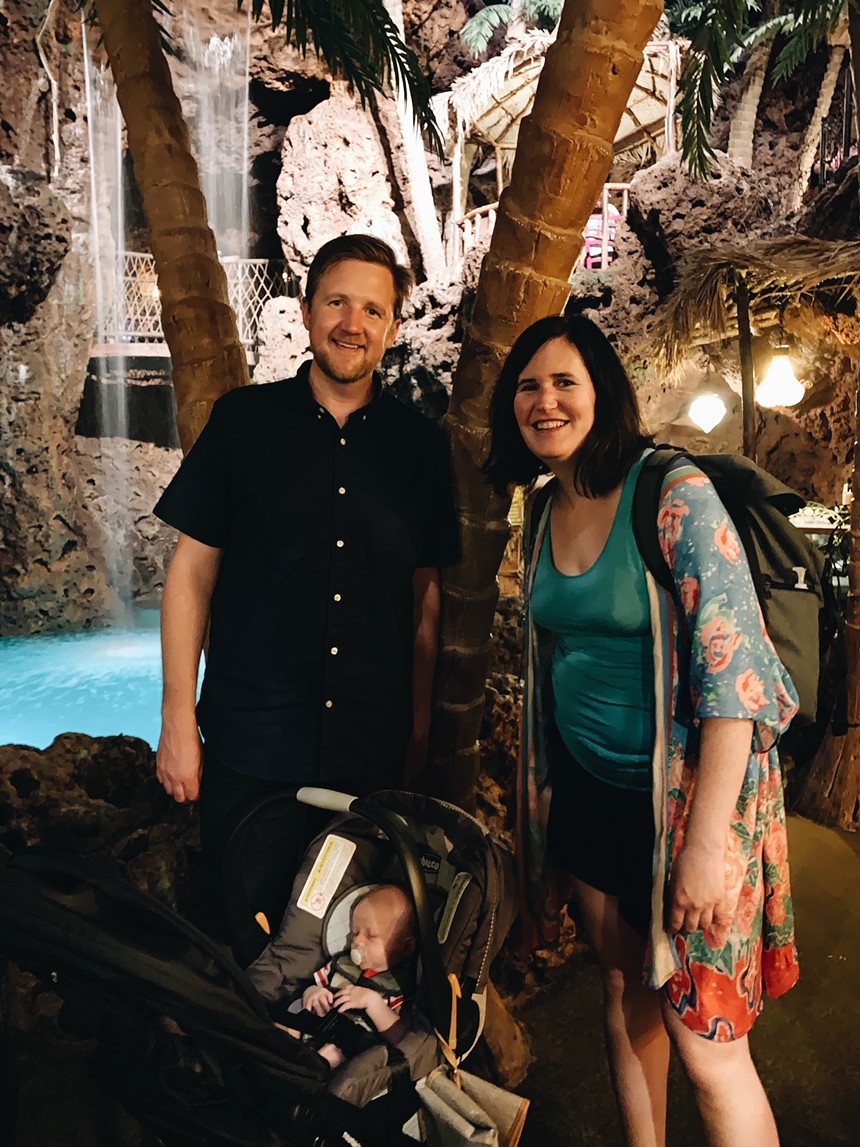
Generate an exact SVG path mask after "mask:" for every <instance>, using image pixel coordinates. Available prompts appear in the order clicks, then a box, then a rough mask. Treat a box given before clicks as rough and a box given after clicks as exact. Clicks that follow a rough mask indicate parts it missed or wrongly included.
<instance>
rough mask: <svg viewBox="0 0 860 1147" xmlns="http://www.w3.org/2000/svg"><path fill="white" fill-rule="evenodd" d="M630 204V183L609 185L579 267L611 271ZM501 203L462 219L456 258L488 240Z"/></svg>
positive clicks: (592, 220)
mask: <svg viewBox="0 0 860 1147" xmlns="http://www.w3.org/2000/svg"><path fill="white" fill-rule="evenodd" d="M629 203H630V184H629V183H605V184H604V185H603V191H602V192H601V196H600V202H599V203H598V204H597V207H596V209H595V210H594V211H593V212H592V214H591V216H590V217H589V220H588V223H587V224H586V225H585V230H584V231H583V235H584V237H585V246H584V247H583V249H582V255H581V256H580V259H579V265H580V266H582V267H587V268H588V269H589V270H599V269H601V268H603V267H608V266H609V264H610V263H611V262H612V260H613V259H614V258H615V230H616V227H617V226H618V223H619V222H620V221H621V220H622V219H626V218H627V209H628V207H629ZM498 207H499V205H498V203H487V204H486V205H485V206H484V207H476V208H475V209H474V211H470V212H469V213H468V214H467V215H464V216H463V218H462V219H458V220H457V223H456V227H455V229H454V234H455V237H456V244H455V246H456V250H455V252H454V257H455V258H462V257H463V255H465V254H466V252H467V251H469V250H471V248H472V247H474V246H476V245H477V244H478V243H479V242H480V241H481V240H482V239H483V238H484V237H485V236H487V235H489V234H491V233H492V230H493V227H494V226H495V223H496V212H497V211H498Z"/></svg>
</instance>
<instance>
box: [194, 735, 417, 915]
mask: <svg viewBox="0 0 860 1147" xmlns="http://www.w3.org/2000/svg"><path fill="white" fill-rule="evenodd" d="M316 783H317V784H318V785H320V786H321V787H324V788H328V789H336V790H337V791H339V792H345V793H351V794H352V795H353V796H367V795H368V794H369V793H372V792H376V791H378V790H379V789H385V788H396V787H398V785H399V783H400V777H399V776H394V775H392V773H390V772H389V773H380V774H378V775H374V776H372V777H365V778H354V777H351V778H349V779H347V780H331V779H328V778H327V779H326V780H324V781H318V782H316ZM300 787H301V786H300V785H297V784H295V783H293V784H290V783H288V782H286V781H272V780H265V779H262V778H260V777H249V776H246V775H245V774H244V773H239V772H237V771H236V770H235V769H231V768H229V767H228V766H227V765H226V764H224V762H223V761H221V760H219V759H218V758H217V757H216V756H215V755H214V754H213V753H212V752H211V750H209V749H206V750H205V753H204V762H203V776H202V778H201V783H200V805H199V814H200V840H201V843H202V845H203V855H204V859H205V864H206V873H207V878H208V883H209V891H210V902H211V903H210V909H209V913H208V915H209V916H210V917H211V926H210V930H211V931H213V932H214V933H215V934H216V935H221V936H224V935H225V934H226V930H225V922H224V906H223V888H224V879H225V865H224V858H225V853H226V850H227V844H228V842H229V840H230V837H231V836H232V834H233V831H234V829H235V828H236V826H237V825H238V824H239V822H240V821H241V820H242V819H243V818H244V817H245V815H246V814H247V813H249V812H250V811H251V809H252V808H254V806H255V805H256V804H258V803H259V802H260V801H261V800H262V799H263V798H264V797H268V796H273V795H275V794H276V793H284V792H289V791H291V790H292V791H295V790H297V789H298V788H300ZM331 818H332V813H331V812H330V811H329V810H327V809H316V808H311V807H308V806H307V805H299V804H296V806H295V808H294V810H293V812H292V814H291V816H290V818H289V820H285V821H282V822H280V823H279V824H278V825H276V826H275V830H276V831H277V832H278V834H279V836H278V838H275V837H274V836H273V835H272V831H271V830H269V831H267V829H266V826H261V829H260V831H259V832H258V833H256V834H255V836H254V839H253V841H252V842H251V847H252V848H253V849H254V850H255V853H256V855H255V856H246V858H245V860H246V863H247V864H248V865H249V867H251V868H253V869H255V870H256V871H258V872H259V873H261V874H265V873H266V872H267V871H271V870H272V869H273V867H274V865H276V864H277V865H278V866H279V868H280V870H281V871H283V867H282V866H283V864H284V857H285V850H284V840H283V835H284V834H285V833H286V834H287V835H288V836H289V838H290V840H289V842H288V843H290V844H291V845H292V849H291V851H292V854H293V855H294V856H295V857H296V858H298V857H300V856H301V855H302V854H303V853H304V851H305V848H306V847H307V845H308V844H309V843H310V841H311V840H312V839H313V838H314V837H315V836H316V835H317V834H318V833H320V832H321V831H322V830H323V828H325V826H326V824H327V823H328V822H329V821H330V820H331ZM288 851H290V850H288ZM281 879H282V877H281V876H280V875H279V873H278V872H272V880H281Z"/></svg>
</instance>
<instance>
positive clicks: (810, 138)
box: [788, 44, 845, 211]
mask: <svg viewBox="0 0 860 1147" xmlns="http://www.w3.org/2000/svg"><path fill="white" fill-rule="evenodd" d="M844 56H845V49H844V48H843V47H842V45H841V44H836V45H834V46H833V47H831V49H830V56H829V58H828V61H827V67H826V69H825V71H824V78H823V79H822V81H821V87H820V88H819V89H818V99H817V100H816V103H815V110H814V111H813V113H812V119H811V120H810V121H809V127H808V128H807V129H806V135H805V136H804V137H803V145H802V147H801V149H800V160H799V162H798V166H797V179H796V180H795V182H794V185H793V187H792V189H791V192H790V193H789V197H788V206H789V210H790V211H796V210H797V209H798V208H799V207H800V203H801V200H802V199H803V196H804V194H805V192H806V189H807V187H808V186H809V176H810V175H811V173H812V165H813V164H814V163H815V157H816V155H817V154H818V149H819V147H820V145H821V124H822V123H823V121H824V119H825V118H826V116H827V115H828V114H829V113H830V105H831V104H832V103H833V93H834V92H835V91H836V84H837V82H838V81H839V73H840V71H841V70H842V60H843V58H844Z"/></svg>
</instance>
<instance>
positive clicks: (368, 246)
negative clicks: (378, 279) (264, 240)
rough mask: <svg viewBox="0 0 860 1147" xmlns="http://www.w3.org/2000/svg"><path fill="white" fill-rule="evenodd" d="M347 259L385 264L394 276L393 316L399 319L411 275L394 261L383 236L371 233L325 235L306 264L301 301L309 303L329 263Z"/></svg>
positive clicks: (395, 257)
mask: <svg viewBox="0 0 860 1147" xmlns="http://www.w3.org/2000/svg"><path fill="white" fill-rule="evenodd" d="M347 259H358V260H359V262H362V263H376V264H377V265H378V266H380V267H387V268H388V270H389V271H390V272H391V277H392V278H393V279H394V317H395V318H396V319H399V318H400V316H401V314H402V311H403V303H404V302H405V300H406V299H407V298H408V297H409V292H410V291H411V290H412V286H413V284H414V282H415V276H414V275H413V274H412V272H411V270H410V269H409V268H408V267H402V266H401V265H400V264H399V263H398V262H397V256H396V255H395V253H394V251H393V250H392V249H391V247H389V245H388V244H387V243H386V242H385V241H384V240H383V239H377V238H376V236H375V235H341V236H339V237H338V238H337V239H329V241H328V243H323V245H322V247H320V249H319V251H317V253H316V255H315V256H314V260H313V262H312V263H311V265H310V267H309V268H308V278H307V283H306V285H305V302H306V303H307V305H308V306H310V305H311V303H312V301H313V297H314V295H315V294H316V289H317V287H318V286H319V281H320V279H321V278H322V276H323V275H324V274H325V272H326V271H328V270H329V268H330V267H335V266H337V264H338V263H344V262H346V260H347Z"/></svg>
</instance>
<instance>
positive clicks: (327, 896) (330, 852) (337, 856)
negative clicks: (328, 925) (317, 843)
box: [298, 833, 355, 920]
mask: <svg viewBox="0 0 860 1147" xmlns="http://www.w3.org/2000/svg"><path fill="white" fill-rule="evenodd" d="M354 852H355V841H354V840H346V839H345V838H344V837H342V836H334V835H333V834H332V833H329V835H328V836H327V837H326V838H325V840H324V841H323V843H322V848H321V849H320V850H319V854H318V855H317V858H316V861H315V862H314V866H313V868H312V869H311V870H310V872H309V873H308V878H307V880H306V881H305V886H304V888H303V889H302V891H301V893H300V895H299V899H298V907H299V908H301V910H302V911H303V912H310V914H311V916H316V917H317V919H319V920H321V919H322V918H323V916H324V915H325V913H326V909H327V908H328V906H329V904H331V899H332V897H333V896H334V894H335V892H337V889H338V886H339V884H340V882H341V880H342V879H343V874H344V873H345V872H346V870H347V867H348V865H349V862H350V861H351V860H352V856H353V853H354Z"/></svg>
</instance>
